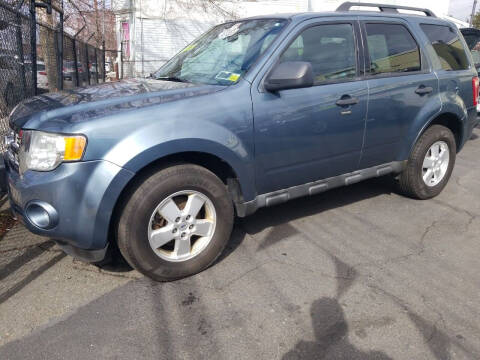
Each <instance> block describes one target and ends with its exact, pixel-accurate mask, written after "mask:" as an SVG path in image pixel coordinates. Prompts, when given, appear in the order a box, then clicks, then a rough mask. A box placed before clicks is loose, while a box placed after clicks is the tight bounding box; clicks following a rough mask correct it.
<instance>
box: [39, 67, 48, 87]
mask: <svg viewBox="0 0 480 360" xmlns="http://www.w3.org/2000/svg"><path fill="white" fill-rule="evenodd" d="M37 87H38V88H40V89H46V90H48V77H47V69H46V68H45V63H44V62H43V61H37Z"/></svg>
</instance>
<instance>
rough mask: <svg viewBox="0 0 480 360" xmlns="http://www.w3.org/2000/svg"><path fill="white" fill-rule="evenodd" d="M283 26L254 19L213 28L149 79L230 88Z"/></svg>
mask: <svg viewBox="0 0 480 360" xmlns="http://www.w3.org/2000/svg"><path fill="white" fill-rule="evenodd" d="M286 23H287V21H286V20H282V19H258V20H245V21H237V22H231V23H226V24H222V25H219V26H216V27H214V28H213V29H212V30H210V31H209V32H207V33H206V34H205V35H203V36H202V37H201V38H200V39H198V40H196V41H194V42H193V43H191V44H190V45H188V46H187V47H186V48H184V49H183V50H182V51H180V52H179V53H178V54H177V55H175V56H174V57H173V58H172V59H171V60H169V61H168V62H167V63H166V64H165V65H163V66H162V67H161V68H160V69H159V70H158V71H157V72H155V73H154V74H153V77H154V78H156V79H159V80H161V79H164V80H173V81H185V82H193V83H201V84H214V85H217V84H218V85H231V84H234V83H236V82H237V81H238V79H239V78H240V77H241V76H242V75H243V74H245V73H246V72H247V71H248V69H249V68H250V67H251V66H252V65H253V64H254V63H255V62H256V60H257V59H258V58H259V57H260V56H261V55H262V54H263V52H264V51H265V50H266V49H267V48H268V46H269V45H270V44H271V43H272V42H273V40H274V39H275V38H276V37H277V36H278V35H279V34H280V32H281V31H282V29H283V28H284V27H285V25H286Z"/></svg>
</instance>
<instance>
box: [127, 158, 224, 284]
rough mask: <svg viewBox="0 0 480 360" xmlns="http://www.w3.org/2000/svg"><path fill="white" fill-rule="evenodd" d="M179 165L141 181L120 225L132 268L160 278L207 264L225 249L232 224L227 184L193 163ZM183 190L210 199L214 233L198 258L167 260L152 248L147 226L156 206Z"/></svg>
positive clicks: (197, 269) (189, 272) (182, 275)
mask: <svg viewBox="0 0 480 360" xmlns="http://www.w3.org/2000/svg"><path fill="white" fill-rule="evenodd" d="M176 168H177V169H175V170H176V171H168V170H170V169H166V170H167V171H163V172H160V173H159V174H155V175H153V176H152V177H151V178H150V179H148V180H147V181H146V182H145V183H144V184H142V185H141V186H140V188H139V189H138V190H137V191H136V192H135V193H134V194H133V196H132V198H131V200H130V202H129V204H128V206H129V208H130V209H129V212H128V214H127V216H122V217H121V220H120V221H121V222H124V223H123V224H121V225H122V226H121V227H120V228H123V229H124V232H126V234H121V233H119V234H118V236H126V239H122V240H124V241H126V242H128V252H129V254H128V255H127V256H126V258H127V260H128V261H129V262H132V264H131V265H132V266H133V267H135V268H137V269H138V270H140V271H141V272H142V273H144V274H146V275H148V276H149V277H152V278H154V279H157V280H165V279H169V280H172V279H177V278H182V277H185V276H188V275H192V274H195V273H197V272H199V271H201V270H203V269H204V268H206V267H208V266H209V265H210V264H211V263H213V262H214V261H215V259H216V258H217V257H218V256H219V255H220V253H221V252H222V251H223V249H224V247H225V246H226V244H227V241H228V239H229V238H230V233H231V230H232V226H233V206H232V203H231V200H230V198H229V197H228V192H227V191H226V188H225V185H224V184H223V183H221V181H220V180H219V179H218V178H217V177H216V176H215V175H213V174H212V173H210V174H208V171H207V170H205V171H198V169H195V168H194V167H191V166H177V167H176ZM192 169H193V170H192ZM202 170H203V169H202ZM205 172H207V173H205ZM206 175H207V176H206ZM209 175H210V176H209ZM182 190H193V191H198V192H200V193H202V194H204V195H205V196H207V197H208V198H209V199H210V201H211V202H212V204H213V206H214V208H215V212H216V225H215V232H214V235H213V237H212V239H211V240H210V242H209V244H208V245H207V247H206V248H205V249H203V250H202V251H201V252H200V253H199V254H197V255H196V256H195V257H193V258H191V259H189V260H185V261H180V262H173V261H167V260H165V259H162V258H160V257H159V256H158V255H157V254H155V252H154V251H153V250H152V248H151V247H150V244H149V241H148V226H149V222H150V217H151V215H152V214H153V212H154V210H155V208H156V207H157V206H158V205H159V204H160V203H161V202H162V201H163V200H164V199H165V198H167V197H168V196H170V195H172V194H174V193H176V192H178V191H182ZM132 210H134V211H132Z"/></svg>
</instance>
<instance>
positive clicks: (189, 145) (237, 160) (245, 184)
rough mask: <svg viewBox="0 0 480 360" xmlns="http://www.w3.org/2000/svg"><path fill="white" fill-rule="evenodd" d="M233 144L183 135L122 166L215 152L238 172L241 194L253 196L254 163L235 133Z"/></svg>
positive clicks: (134, 166)
mask: <svg viewBox="0 0 480 360" xmlns="http://www.w3.org/2000/svg"><path fill="white" fill-rule="evenodd" d="M229 141H230V142H231V144H236V145H235V147H238V148H235V147H234V148H231V147H228V146H225V144H220V143H218V142H216V141H213V140H210V139H201V138H183V139H176V140H171V141H168V142H163V143H160V144H157V145H154V146H152V147H150V148H148V149H145V150H144V151H142V152H141V153H139V154H138V155H136V156H135V157H133V158H131V159H129V160H128V161H127V162H126V163H125V164H124V165H123V167H124V168H125V169H127V170H129V171H132V172H138V171H139V170H141V169H142V168H144V167H146V166H148V165H149V164H151V163H153V162H155V161H157V160H159V159H161V158H164V157H167V156H169V155H175V154H179V153H184V152H200V153H205V154H208V155H213V156H216V157H217V158H219V159H221V160H222V161H224V162H226V163H227V164H228V165H229V166H230V167H231V168H232V169H233V171H234V172H235V174H236V175H237V178H238V181H239V184H240V187H241V190H242V195H243V196H244V198H246V199H253V198H254V197H255V195H256V192H255V183H254V167H253V162H252V159H250V158H249V156H248V153H247V152H246V151H245V149H243V148H242V146H240V142H239V141H238V139H235V137H233V135H232V137H231V138H230V140H229Z"/></svg>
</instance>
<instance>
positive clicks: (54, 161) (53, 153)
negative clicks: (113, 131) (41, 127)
mask: <svg viewBox="0 0 480 360" xmlns="http://www.w3.org/2000/svg"><path fill="white" fill-rule="evenodd" d="M86 145H87V139H86V138H85V136H82V135H74V136H70V135H69V136H65V135H61V134H52V133H46V132H42V131H33V130H25V131H23V133H22V143H21V146H20V152H19V164H20V172H21V173H24V172H25V171H26V170H36V171H50V170H53V169H55V168H56V167H57V166H58V165H60V164H61V163H62V162H64V161H78V160H81V159H82V156H83V153H84V151H85V146H86Z"/></svg>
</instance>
